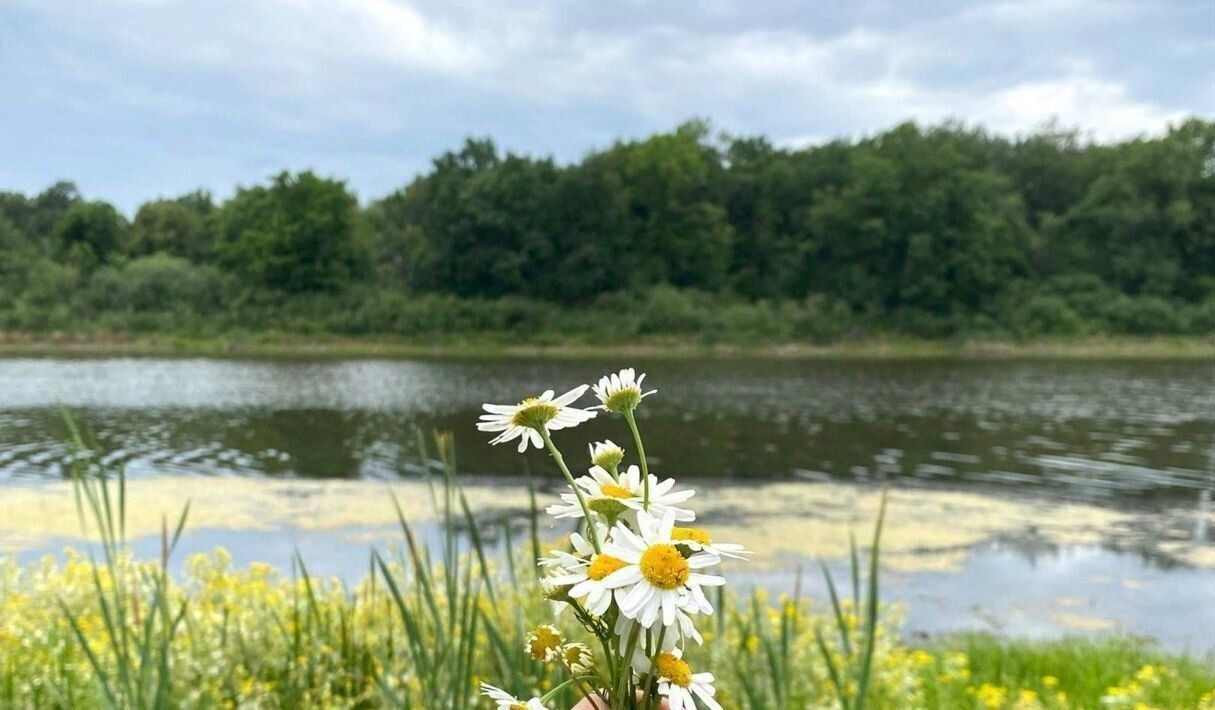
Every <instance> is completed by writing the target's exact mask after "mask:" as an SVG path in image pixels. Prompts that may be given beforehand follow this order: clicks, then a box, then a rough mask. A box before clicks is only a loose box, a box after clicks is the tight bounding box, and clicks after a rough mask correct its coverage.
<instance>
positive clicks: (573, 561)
mask: <svg viewBox="0 0 1215 710" xmlns="http://www.w3.org/2000/svg"><path fill="white" fill-rule="evenodd" d="M570 547H572V548H574V553H569V552H566V551H565V550H551V551H549V553H548V555H546V556H544V557H541V558H540V559H539V560H537V561H536V562H537V564H539V565H540V566H541V567H550V568H551V567H556V568H560V569H564V570H571V569H575V568H577V567H584V566H586V564H587V558H588V557H590V556H591V553H592V552H594V551H595V548H593V547H591V543H589V542H587V541H586V538H584V537H582V535H580V534H578V533H576V532H572V533H570Z"/></svg>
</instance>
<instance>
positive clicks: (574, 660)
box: [562, 643, 594, 669]
mask: <svg viewBox="0 0 1215 710" xmlns="http://www.w3.org/2000/svg"><path fill="white" fill-rule="evenodd" d="M562 653H563V654H565V664H566V665H567V666H569V667H570V668H581V669H585V668H589V667H590V666H591V664H593V663H594V657H593V656H591V654H590V651H588V650H587V648H586V647H585V646H581V645H579V644H576V643H571V644H570V645H568V646H566V647H565V648H564V649H562Z"/></svg>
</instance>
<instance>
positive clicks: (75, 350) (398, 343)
mask: <svg viewBox="0 0 1215 710" xmlns="http://www.w3.org/2000/svg"><path fill="white" fill-rule="evenodd" d="M13 356H69V357H71V356H75V357H94V356H164V357H199V356H206V357H255V358H260V357H264V358H302V357H315V358H363V357H375V358H407V357H440V356H442V357H452V356H455V357H500V356H520V357H522V356H527V357H553V358H592V357H593V358H603V357H609V356H612V357H647V358H687V357H723V358H730V357H765V358H788V359H799V358H843V357H847V358H892V359H915V358H948V357H959V358H976V359H981V358H988V359H999V358H1006V359H1012V358H1018V359H1019V358H1040V359H1054V358H1058V359H1080V358H1110V359H1118V358H1126V359H1138V358H1148V359H1211V358H1215V340H1212V338H1209V337H1196V336H1175V337H1127V336H1121V337H1093V338H1045V339H1037V340H1029V341H1013V340H984V339H960V340H916V339H900V338H866V339H860V340H845V341H839V342H836V343H832V344H810V343H800V342H769V341H759V342H757V343H756V344H753V345H742V344H735V343H730V344H727V343H709V342H703V341H697V340H696V339H695V338H664V337H658V336H654V337H649V338H643V339H641V340H640V341H630V342H628V343H622V344H618V345H613V344H604V343H602V342H592V341H583V340H579V339H557V340H553V341H552V342H548V343H542V344H539V345H537V344H535V339H534V338H531V339H528V340H526V341H524V340H522V339H519V338H513V337H510V336H505V335H499V336H492V335H481V336H466V337H451V338H438V337H429V338H420V339H416V340H411V339H406V338H400V337H373V336H367V337H347V336H337V335H329V334H317V335H313V336H301V335H296V334H288V333H275V332H267V333H258V334H241V333H233V334H229V335H225V336H215V337H192V336H173V335H150V334H143V335H132V334H127V333H50V334H47V333H0V357H13Z"/></svg>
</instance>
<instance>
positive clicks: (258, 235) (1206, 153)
mask: <svg viewBox="0 0 1215 710" xmlns="http://www.w3.org/2000/svg"><path fill="white" fill-rule="evenodd" d="M406 177H407V176H403V180H402V181H403V182H404V178H406ZM1212 329H1215V122H1211V121H1206V120H1200V119H1197V118H1195V119H1190V120H1188V121H1185V122H1183V123H1180V124H1178V125H1174V126H1171V127H1170V128H1169V129H1168V130H1167V131H1165V132H1162V133H1161V134H1159V135H1157V136H1152V137H1142V138H1136V139H1132V140H1125V141H1122V142H1118V143H1102V142H1096V141H1093V140H1091V139H1089V138H1087V137H1086V136H1085V135H1084V134H1082V133H1079V132H1077V131H1073V130H1066V129H1062V128H1059V127H1056V126H1047V127H1044V128H1043V129H1041V130H1040V131H1038V132H1037V133H1034V134H1032V135H1028V136H1022V137H1018V138H1010V137H1006V136H1002V135H998V134H993V133H991V132H989V131H986V130H983V129H981V128H975V127H970V126H966V125H961V124H956V123H944V124H940V125H934V126H922V125H916V124H911V123H907V124H903V125H899V126H896V127H894V128H892V129H890V130H887V131H885V132H882V133H879V134H876V135H872V136H870V137H866V138H862V139H851V140H849V139H840V140H835V141H831V142H827V143H822V144H817V145H813V146H809V147H784V146H781V145H778V144H776V143H774V142H773V141H771V140H769V139H766V138H763V137H737V136H730V135H723V134H718V133H714V131H713V129H712V128H711V127H710V125H709V124H708V123H706V122H703V121H693V122H689V123H686V124H683V125H681V126H679V127H678V128H676V129H675V130H673V131H671V132H668V133H662V134H658V135H654V136H651V137H648V138H645V139H643V140H628V141H618V142H616V143H614V144H612V145H611V146H609V147H605V148H601V149H598V150H595V151H593V152H589V153H587V154H586V155H585V156H584V157H583V158H582V159H580V160H577V161H575V162H568V163H563V162H559V161H556V160H554V159H552V158H547V157H533V156H528V155H516V154H513V153H509V152H503V151H502V150H500V149H499V148H498V147H497V146H496V145H495V143H494V142H493V141H492V140H490V139H469V140H467V141H466V142H465V144H464V145H463V146H461V147H459V148H458V149H457V150H453V151H449V152H446V153H443V154H442V155H440V156H439V157H437V158H435V159H434V161H433V164H432V166H431V167H430V169H429V170H428V171H427V172H425V173H424V174H421V175H418V176H417V177H415V178H413V179H412V180H411V181H410V182H408V184H405V185H404V187H402V188H400V189H399V190H397V191H395V192H393V193H391V194H389V195H387V196H383V197H380V198H377V199H371V200H360V199H359V197H358V196H356V195H355V194H354V193H353V192H352V190H351V189H350V188H349V187H348V186H347V184H346V183H345V182H344V181H342V180H341V179H335V178H331V177H327V176H322V175H317V174H315V173H313V172H308V171H305V172H283V173H281V174H279V175H276V176H272V177H270V178H268V180H267V181H266V182H265V183H264V184H258V185H252V186H242V187H239V188H237V189H236V190H235V192H234V194H232V196H231V197H229V198H228V199H225V200H217V199H216V198H215V196H214V195H213V194H212V193H210V192H207V191H203V190H200V191H197V192H193V193H190V194H187V195H182V196H178V197H160V198H157V199H153V200H151V201H149V202H146V203H144V204H142V205H141V206H139V208H138V210H137V211H136V212H135V213H134V215H133V216H127V215H124V214H123V213H122V212H121V211H120V210H118V209H116V208H115V207H114V206H113V205H111V204H109V203H107V202H105V201H103V200H96V199H86V198H85V197H84V196H82V195H81V194H80V192H79V190H78V189H77V188H76V187H75V186H74V185H73V184H72V183H71V182H66V181H65V182H58V183H56V184H54V185H51V186H50V187H48V188H46V189H45V190H44V191H42V192H40V193H38V194H34V195H26V194H22V193H19V192H11V191H10V192H0V331H4V332H9V333H35V334H36V333H51V332H80V333H116V332H120V333H168V334H190V335H198V336H209V335H222V334H226V333H232V332H241V333H259V332H276V333H289V334H300V335H312V334H335V335H345V336H362V335H384V336H399V337H402V338H419V339H444V338H452V337H466V336H474V335H479V334H488V335H496V336H502V337H509V338H529V339H530V338H537V339H549V340H552V339H563V338H570V339H583V340H589V341H607V340H612V339H618V338H624V337H637V336H664V335H667V336H693V337H697V338H700V339H702V340H708V341H717V340H722V341H730V340H738V341H762V342H780V341H805V342H816V343H817V342H833V341H838V340H844V339H856V338H865V337H871V336H883V335H894V336H906V337H913V338H959V337H962V338H990V339H1028V338H1040V337H1053V336H1088V335H1106V334H1109V335H1159V334H1178V335H1184V334H1202V333H1207V332H1210V331H1211V330H1212Z"/></svg>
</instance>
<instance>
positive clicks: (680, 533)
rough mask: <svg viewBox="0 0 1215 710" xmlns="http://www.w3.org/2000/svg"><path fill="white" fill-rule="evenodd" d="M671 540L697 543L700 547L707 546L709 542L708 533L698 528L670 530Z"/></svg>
mask: <svg viewBox="0 0 1215 710" xmlns="http://www.w3.org/2000/svg"><path fill="white" fill-rule="evenodd" d="M671 539H672V540H688V541H689V542H698V543H700V544H702V545H708V544H709V542H710V538H709V533H707V532H705V531H704V530H701V529H700V528H680V527H675V528H671Z"/></svg>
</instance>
